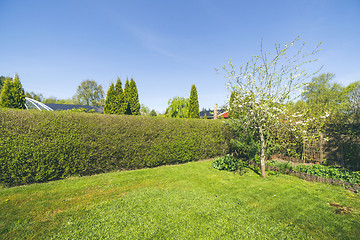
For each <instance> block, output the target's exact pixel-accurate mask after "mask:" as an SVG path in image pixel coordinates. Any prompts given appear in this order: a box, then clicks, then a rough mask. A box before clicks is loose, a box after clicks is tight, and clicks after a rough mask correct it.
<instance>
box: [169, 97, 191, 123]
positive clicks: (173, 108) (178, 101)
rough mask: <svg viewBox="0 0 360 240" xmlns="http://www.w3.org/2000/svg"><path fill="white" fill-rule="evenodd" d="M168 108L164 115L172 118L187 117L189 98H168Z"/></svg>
mask: <svg viewBox="0 0 360 240" xmlns="http://www.w3.org/2000/svg"><path fill="white" fill-rule="evenodd" d="M168 105H169V106H168V108H167V109H166V112H165V116H166V117H172V118H187V117H188V115H189V99H188V98H184V97H174V98H172V99H169V101H168Z"/></svg>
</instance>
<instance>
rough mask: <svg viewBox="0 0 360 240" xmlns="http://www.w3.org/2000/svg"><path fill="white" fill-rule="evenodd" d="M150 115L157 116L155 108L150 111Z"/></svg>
mask: <svg viewBox="0 0 360 240" xmlns="http://www.w3.org/2000/svg"><path fill="white" fill-rule="evenodd" d="M149 116H151V117H156V116H157V113H156V112H155V110H154V109H152V110H151V111H150V113H149Z"/></svg>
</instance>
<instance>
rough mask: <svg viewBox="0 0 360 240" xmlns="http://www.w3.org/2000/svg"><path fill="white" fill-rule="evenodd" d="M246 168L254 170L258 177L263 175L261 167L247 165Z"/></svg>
mask: <svg viewBox="0 0 360 240" xmlns="http://www.w3.org/2000/svg"><path fill="white" fill-rule="evenodd" d="M244 167H246V168H249V169H250V170H252V171H253V172H254V173H256V174H257V175H259V176H260V175H261V174H260V168H259V167H256V166H254V165H251V164H247V165H245V166H244Z"/></svg>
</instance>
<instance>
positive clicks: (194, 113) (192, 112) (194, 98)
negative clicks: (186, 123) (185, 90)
mask: <svg viewBox="0 0 360 240" xmlns="http://www.w3.org/2000/svg"><path fill="white" fill-rule="evenodd" d="M188 117H189V118H199V117H200V110H199V99H198V94H197V90H196V87H195V84H193V85H192V86H191V91H190V100H189V114H188Z"/></svg>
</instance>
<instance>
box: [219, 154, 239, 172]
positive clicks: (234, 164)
mask: <svg viewBox="0 0 360 240" xmlns="http://www.w3.org/2000/svg"><path fill="white" fill-rule="evenodd" d="M212 167H213V168H215V169H218V170H226V171H231V172H233V171H236V170H238V169H239V167H240V161H239V159H237V158H235V157H233V156H231V155H230V154H227V155H226V156H224V157H218V158H216V159H215V160H214V162H213V163H212Z"/></svg>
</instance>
